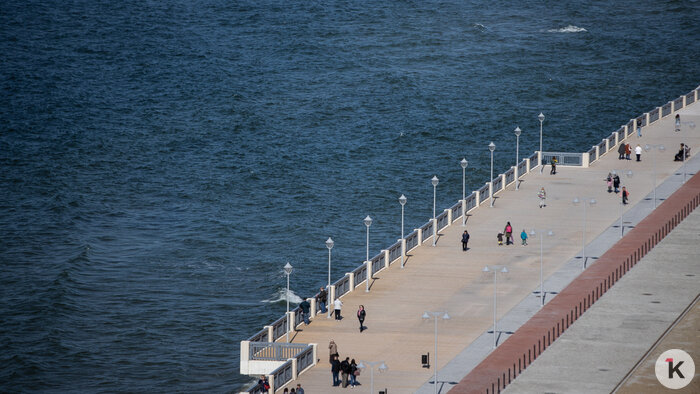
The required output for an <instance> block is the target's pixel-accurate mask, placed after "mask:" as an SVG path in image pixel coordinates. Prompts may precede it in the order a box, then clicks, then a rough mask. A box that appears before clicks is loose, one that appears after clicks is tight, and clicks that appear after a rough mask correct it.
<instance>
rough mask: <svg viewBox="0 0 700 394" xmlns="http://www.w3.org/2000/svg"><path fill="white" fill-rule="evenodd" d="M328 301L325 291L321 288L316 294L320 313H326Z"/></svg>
mask: <svg viewBox="0 0 700 394" xmlns="http://www.w3.org/2000/svg"><path fill="white" fill-rule="evenodd" d="M327 300H328V293H327V292H326V289H324V288H323V287H321V288H320V289H319V292H318V296H316V301H318V305H319V308H321V313H326V312H328V310H327V309H326V302H327Z"/></svg>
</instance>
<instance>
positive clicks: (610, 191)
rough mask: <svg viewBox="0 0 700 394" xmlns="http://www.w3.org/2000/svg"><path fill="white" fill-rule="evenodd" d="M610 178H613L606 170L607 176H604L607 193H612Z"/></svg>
mask: <svg viewBox="0 0 700 394" xmlns="http://www.w3.org/2000/svg"><path fill="white" fill-rule="evenodd" d="M612 178H613V177H612V174H611V173H609V172H608V177H607V178H605V181H606V182H607V184H608V193H612V184H613V180H612Z"/></svg>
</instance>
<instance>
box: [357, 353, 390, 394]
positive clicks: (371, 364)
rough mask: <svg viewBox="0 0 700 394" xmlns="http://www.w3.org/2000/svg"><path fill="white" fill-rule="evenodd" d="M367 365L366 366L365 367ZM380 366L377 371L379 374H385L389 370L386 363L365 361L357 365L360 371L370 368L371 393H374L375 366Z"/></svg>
mask: <svg viewBox="0 0 700 394" xmlns="http://www.w3.org/2000/svg"><path fill="white" fill-rule="evenodd" d="M365 364H366V365H365ZM375 365H379V368H377V370H378V371H379V373H383V372H386V371H388V370H389V367H387V366H386V364H384V361H364V360H360V363H359V364H357V368H358V369H359V370H362V371H364V369H365V368H367V366H369V392H370V393H374V366H375Z"/></svg>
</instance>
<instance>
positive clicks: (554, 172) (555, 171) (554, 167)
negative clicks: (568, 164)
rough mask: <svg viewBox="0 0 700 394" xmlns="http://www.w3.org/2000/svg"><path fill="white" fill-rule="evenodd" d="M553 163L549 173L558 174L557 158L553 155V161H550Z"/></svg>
mask: <svg viewBox="0 0 700 394" xmlns="http://www.w3.org/2000/svg"><path fill="white" fill-rule="evenodd" d="M550 164H551V165H552V169H551V170H550V171H549V175H556V174H557V158H556V157H552V161H551V162H550Z"/></svg>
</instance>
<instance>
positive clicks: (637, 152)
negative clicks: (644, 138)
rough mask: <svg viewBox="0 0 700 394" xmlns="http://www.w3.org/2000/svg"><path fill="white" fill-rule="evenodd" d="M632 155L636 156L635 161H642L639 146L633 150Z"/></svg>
mask: <svg viewBox="0 0 700 394" xmlns="http://www.w3.org/2000/svg"><path fill="white" fill-rule="evenodd" d="M634 154H635V155H637V161H642V147H641V146H639V144H637V147H636V148H634Z"/></svg>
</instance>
